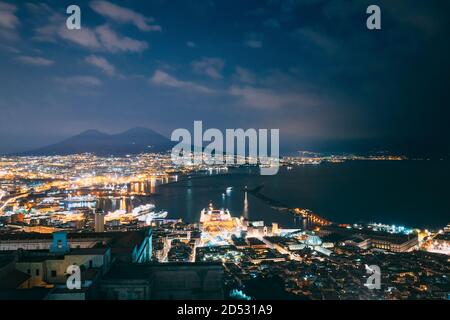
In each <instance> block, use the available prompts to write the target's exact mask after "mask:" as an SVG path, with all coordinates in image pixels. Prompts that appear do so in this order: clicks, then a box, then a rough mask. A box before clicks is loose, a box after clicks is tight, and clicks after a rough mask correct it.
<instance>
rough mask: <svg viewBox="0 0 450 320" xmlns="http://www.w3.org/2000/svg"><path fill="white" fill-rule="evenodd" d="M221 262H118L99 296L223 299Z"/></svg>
mask: <svg viewBox="0 0 450 320" xmlns="http://www.w3.org/2000/svg"><path fill="white" fill-rule="evenodd" d="M222 284H223V266H222V264H221V263H162V264H152V263H145V264H117V265H116V266H114V267H113V268H112V269H111V271H110V272H109V273H108V274H107V275H106V276H105V277H104V278H103V279H102V281H101V284H100V297H101V298H102V299H108V300H109V299H111V300H202V299H208V300H220V299H223V298H224V293H223V287H222Z"/></svg>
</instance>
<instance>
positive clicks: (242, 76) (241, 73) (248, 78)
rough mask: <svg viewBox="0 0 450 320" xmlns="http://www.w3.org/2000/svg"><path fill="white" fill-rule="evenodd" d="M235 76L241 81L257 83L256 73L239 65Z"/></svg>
mask: <svg viewBox="0 0 450 320" xmlns="http://www.w3.org/2000/svg"><path fill="white" fill-rule="evenodd" d="M234 78H236V79H237V81H239V82H244V83H255V82H256V75H255V74H254V73H253V72H251V71H250V70H248V69H245V68H242V67H240V66H237V67H236V68H235V73H234Z"/></svg>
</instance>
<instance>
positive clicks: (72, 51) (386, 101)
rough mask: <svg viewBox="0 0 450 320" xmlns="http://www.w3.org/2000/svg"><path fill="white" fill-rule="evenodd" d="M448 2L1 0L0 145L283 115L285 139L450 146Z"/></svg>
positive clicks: (317, 144)
mask: <svg viewBox="0 0 450 320" xmlns="http://www.w3.org/2000/svg"><path fill="white" fill-rule="evenodd" d="M70 4H78V5H79V6H80V7H81V14H82V20H81V25H82V30H81V31H69V30H67V29H66V28H65V19H66V17H67V15H66V13H65V11H66V8H67V6H68V5H70ZM370 4H377V5H379V6H380V7H381V14H382V29H381V30H375V31H370V30H368V29H367V28H366V19H367V17H368V15H367V14H366V8H367V6H368V5H370ZM449 15H450V1H448V0H434V1H423V0H395V1H392V0H388V1H379V0H371V1H365V0H354V1H351V0H330V1H325V0H286V1H283V0H265V1H263V0H260V1H249V0H246V1H241V0H240V1H237V0H236V1H230V0H227V1H225V0H220V1H219V0H216V1H212V0H210V1H203V0H180V1H174V0H171V1H162V0H150V1H114V2H113V1H108V2H107V1H72V0H71V1H61V0H58V1H56V0H55V1H38V2H33V1H30V2H27V1H14V2H12V1H8V0H0V153H9V152H18V151H24V150H29V149H33V148H35V147H39V146H42V145H47V144H50V143H54V142H57V141H59V140H61V139H64V138H67V137H70V136H72V135H75V134H78V133H80V132H82V131H84V130H88V129H97V130H100V131H104V132H107V133H116V132H120V131H124V130H127V129H129V128H132V127H135V126H144V127H148V128H151V129H154V130H156V131H158V132H160V133H162V134H164V135H166V136H170V134H171V132H172V130H174V129H176V128H192V125H193V121H194V120H203V122H204V127H205V128H210V127H215V128H220V129H225V128H268V129H270V128H279V129H280V135H281V138H280V139H281V140H280V143H281V146H282V151H284V152H292V151H295V150H301V149H302V150H304V149H307V150H318V151H360V150H385V149H387V150H389V151H392V152H412V151H414V152H425V153H430V152H431V153H436V152H448V150H449V149H450V147H449V145H450V143H449V137H450V125H449V119H450V117H449V116H450V112H449V110H448V107H449V98H450V90H449V83H450V81H449V78H450V77H449V75H450V62H449V57H450V52H449V43H450V41H449V31H450V26H449V24H450V19H449V18H448V17H449Z"/></svg>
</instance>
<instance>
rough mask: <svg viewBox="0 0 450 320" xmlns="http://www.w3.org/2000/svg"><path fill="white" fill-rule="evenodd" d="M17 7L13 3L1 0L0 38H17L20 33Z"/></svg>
mask: <svg viewBox="0 0 450 320" xmlns="http://www.w3.org/2000/svg"><path fill="white" fill-rule="evenodd" d="M16 11H17V7H16V6H15V5H13V4H9V3H6V2H1V1H0V39H1V38H3V39H6V40H17V39H18V38H19V34H18V33H17V27H18V26H19V24H20V22H19V18H17V16H16Z"/></svg>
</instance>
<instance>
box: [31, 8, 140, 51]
mask: <svg viewBox="0 0 450 320" xmlns="http://www.w3.org/2000/svg"><path fill="white" fill-rule="evenodd" d="M36 9H37V8H35V10H36ZM47 13H48V12H47ZM49 14H50V18H49V21H48V23H47V24H46V25H44V26H41V27H38V28H37V29H36V35H35V36H34V37H33V39H34V40H37V41H45V42H56V41H57V39H58V38H60V39H63V40H66V41H68V42H71V43H73V44H76V45H79V46H81V47H83V48H86V49H90V50H95V51H108V52H111V53H119V52H142V51H144V50H146V49H147V48H148V44H147V42H145V41H140V40H135V39H132V38H129V37H123V36H121V35H119V34H118V33H116V32H115V31H114V30H112V29H111V28H110V27H109V26H108V25H102V26H99V27H96V28H90V27H87V26H83V27H82V28H81V29H80V30H69V29H67V27H66V24H65V18H64V16H63V15H62V14H60V13H57V12H53V13H49Z"/></svg>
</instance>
